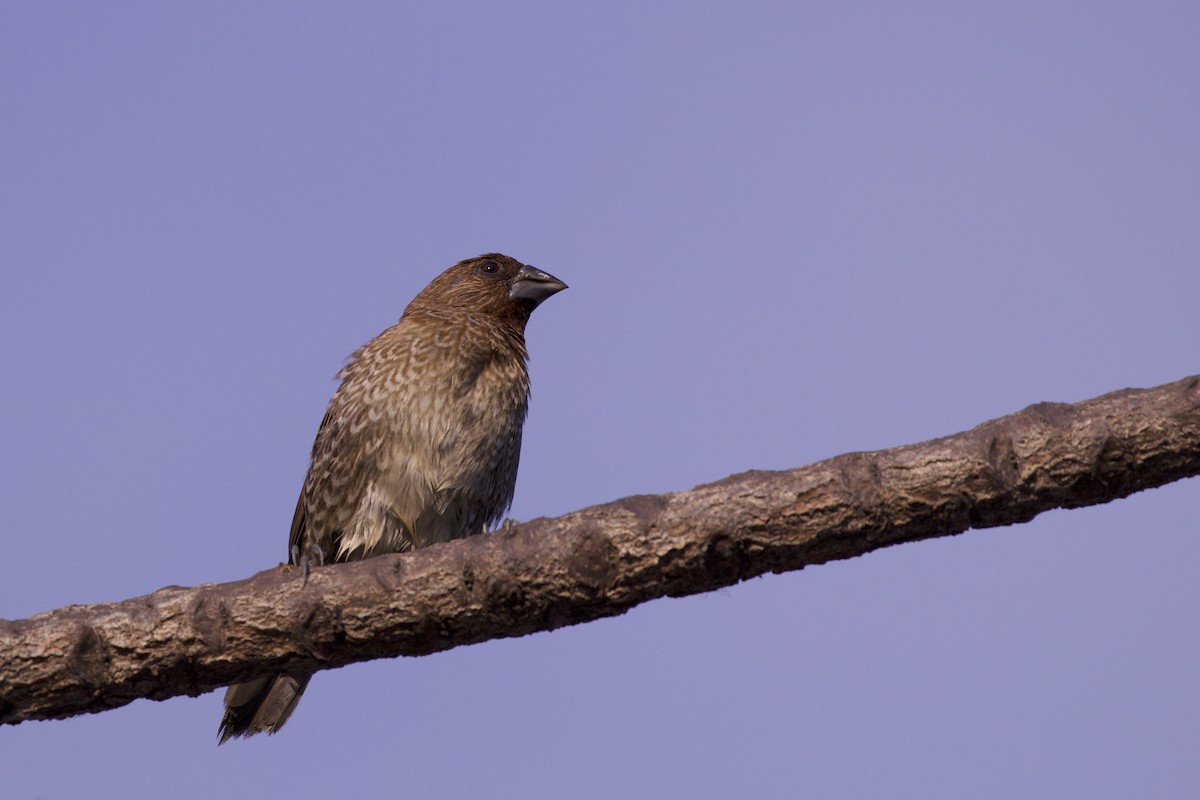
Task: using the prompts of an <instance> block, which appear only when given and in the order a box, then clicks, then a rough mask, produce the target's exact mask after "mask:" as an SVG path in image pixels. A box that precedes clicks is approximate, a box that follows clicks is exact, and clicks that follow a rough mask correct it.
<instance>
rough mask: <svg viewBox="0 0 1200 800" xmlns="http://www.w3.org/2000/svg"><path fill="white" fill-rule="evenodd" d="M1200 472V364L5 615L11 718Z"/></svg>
mask: <svg viewBox="0 0 1200 800" xmlns="http://www.w3.org/2000/svg"><path fill="white" fill-rule="evenodd" d="M1196 474H1200V376H1193V377H1190V378H1185V379H1183V380H1181V381H1177V382H1175V383H1169V384H1165V385H1163V386H1159V387H1157V388H1154V389H1145V390H1133V389H1126V390H1123V391H1119V392H1114V393H1112V394H1108V395H1105V396H1103V397H1099V398H1096V399H1094V400H1088V401H1086V402H1082V403H1077V404H1062V403H1040V404H1038V405H1034V406H1030V407H1029V408H1027V409H1025V410H1024V411H1020V412H1018V413H1016V414H1012V415H1010V416H1007V417H1002V418H1000V419H996V420H992V421H990V422H985V423H983V424H982V425H980V426H978V427H976V428H975V429H973V430H970V431H967V432H965V433H959V434H956V435H954V436H947V437H944V438H941V439H934V440H931V441H928V442H922V443H920V444H914V445H909V446H906V447H897V448H894V449H891V450H882V451H878V452H873V453H849V454H847V455H843V456H838V457H837V458H832V459H829V460H828V461H822V462H820V463H817V464H812V465H810V466H807V467H801V468H799V469H793V470H787V471H783V472H747V473H743V474H741V475H734V476H731V477H728V478H725V479H724V480H720V481H717V482H716V483H710V484H706V485H703V486H697V487H696V488H694V489H691V490H689V491H685V492H678V493H675V494H665V495H644V496H637V497H627V498H625V499H623V500H617V501H615V502H612V503H608V504H606V505H601V506H594V507H592V508H586V509H583V510H582V511H577V512H574V513H571V514H567V515H565V516H562V517H558V518H556V519H537V520H533V521H532V522H528V523H525V524H522V525H519V526H517V527H516V528H514V529H512V530H506V531H503V532H500V533H495V534H492V535H489V536H479V537H474V538H471V539H465V540H461V541H458V542H452V543H448V544H444V545H437V546H433V547H429V548H427V549H424V550H420V551H417V552H415V553H409V554H405V555H390V556H381V557H379V558H374V559H370V560H368V561H363V562H358V563H354V564H343V565H336V566H330V567H322V568H318V569H314V570H313V571H312V574H311V576H310V578H309V579H308V580H307V582H306V581H305V580H304V579H303V576H301V575H300V574H299V571H298V570H296V569H293V568H287V567H282V568H276V569H272V570H268V571H266V572H261V573H259V574H258V575H255V576H254V577H252V578H250V579H248V580H244V581H238V582H235V583H226V584H204V585H201V586H196V587H193V588H182V587H175V586H171V587H167V588H164V589H160V590H159V591H157V592H154V593H153V594H149V595H145V596H142V597H135V598H133V599H131V600H125V601H123V602H119V603H100V604H96V605H90V606H68V607H66V608H61V609H58V610H56V611H50V612H47V613H44V614H39V615H37V616H34V617H31V618H29V619H25V620H18V621H0V722H3V723H17V722H21V721H23V720H28V719H50V718H61V717H68V716H72V715H74V714H82V713H87V712H96V711H102V710H104V709H108V708H115V707H117V706H121V705H124V704H126V703H128V702H130V701H131V700H134V699H136V698H139V697H149V698H154V699H164V698H167V697H172V696H175V695H181V694H188V695H198V694H201V693H204V692H208V691H210V690H212V689H215V688H217V687H220V686H224V685H225V684H228V683H230V682H233V681H236V680H243V679H247V678H251V677H253V676H255V675H260V674H264V673H273V672H282V671H287V670H297V671H313V670H320V669H329V668H332V667H338V666H342V665H344V664H348V663H351V662H354V661H364V660H367V659H372V658H382V657H388V656H398V655H423V654H426V653H433V652H436V651H439V650H446V649H449V648H451V647H456V646H458V645H464V644H471V643H474V642H482V641H485V640H487V639H492V638H498V637H503V636H520V635H523V634H526V633H531V632H533V631H540V630H552V629H554V628H559V627H562V626H564V625H572V624H576V623H580V622H586V621H589V620H593V619H598V618H600V617H608V616H614V615H617V614H621V613H623V612H624V611H626V610H628V609H629V608H632V607H633V606H635V605H637V604H639V603H644V602H646V601H647V600H651V599H653V598H656V597H663V596H681V595H688V594H695V593H698V592H705V591H709V590H712V589H716V588H719V587H723V586H729V585H731V584H734V583H737V582H739V581H742V580H745V579H747V578H750V577H754V576H757V575H762V574H764V573H767V572H785V571H788V570H796V569H802V568H803V567H806V566H809V565H812V564H820V563H822V562H825V561H829V560H831V559H840V558H850V557H852V556H857V555H862V554H863V553H867V552H870V551H871V550H875V549H877V548H880V547H886V546H889V545H893V544H899V543H901V542H911V541H917V540H920V539H928V538H931V537H935V536H948V535H952V534H956V533H961V532H963V531H965V530H968V529H970V528H987V527H993V526H998V525H1011V524H1013V523H1017V522H1024V521H1027V520H1029V519H1032V518H1033V517H1034V516H1036V515H1037V514H1039V513H1041V512H1043V511H1046V510H1048V509H1052V508H1073V507H1077V506H1085V505H1093V504H1097V503H1105V502H1108V501H1110V500H1114V499H1117V498H1120V497H1125V496H1126V495H1129V494H1132V493H1133V492H1137V491H1140V490H1142V489H1148V488H1151V487H1154V486H1160V485H1162V484H1165V483H1169V482H1171V481H1175V480H1179V479H1180V478H1184V477H1187V476H1192V475H1196Z"/></svg>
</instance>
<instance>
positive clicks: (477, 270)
mask: <svg viewBox="0 0 1200 800" xmlns="http://www.w3.org/2000/svg"><path fill="white" fill-rule="evenodd" d="M566 288H567V285H566V284H565V283H563V282H562V281H560V280H559V279H558V278H556V277H554V276H553V275H551V274H550V273H548V272H543V271H542V270H540V269H537V268H536V267H531V266H529V265H527V264H522V263H521V262H520V261H517V260H516V259H515V258H511V257H509V256H506V255H501V254H500V253H487V254H486V255H482V256H477V257H476V258H468V259H467V260H466V261H460V262H458V263H457V264H455V265H454V266H453V267H450V268H449V269H448V270H446V271H445V272H443V273H442V274H441V275H439V276H437V277H436V278H434V279H433V282H432V283H430V284H429V285H428V286H426V287H425V288H424V289H423V290H422V291H421V293H420V294H418V295H417V296H416V297H415V298H413V301H412V302H411V303H409V305H408V310H407V311H405V313H406V314H407V313H409V312H410V311H420V310H426V309H440V310H458V311H469V312H472V313H478V314H487V315H490V316H493V317H496V318H497V319H501V320H505V321H512V322H516V323H518V324H519V325H521V326H524V324H525V321H526V320H528V319H529V315H530V314H531V313H533V309H535V308H537V306H538V304H539V303H541V302H542V301H543V300H545V299H546V298H547V297H549V296H550V295H552V294H555V293H557V292H561V291H562V290H563V289H566Z"/></svg>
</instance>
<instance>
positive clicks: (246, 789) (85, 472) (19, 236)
mask: <svg viewBox="0 0 1200 800" xmlns="http://www.w3.org/2000/svg"><path fill="white" fill-rule="evenodd" d="M979 5H980V4H974V3H961V4H955V3H903V4H891V3H888V4H884V3H879V4H871V3H868V4H852V3H829V4H824V6H823V7H814V8H803V7H802V4H800V3H757V4H744V3H743V4H734V3H728V4H722V5H720V6H717V5H714V4H703V3H687V4H684V3H675V4H666V3H663V4H655V5H653V6H649V5H648V4H622V3H589V4H566V3H536V4H533V3H503V4H501V3H495V4H445V5H444V6H442V7H436V8H435V6H434V4H415V3H414V4H404V5H402V4H386V3H352V4H338V5H336V6H335V4H327V5H326V4H323V5H313V4H308V5H306V4H300V3H277V4H271V3H256V4H244V3H216V2H206V3H193V4H186V5H185V4H180V3H158V2H153V3H136V4H135V3H74V4H71V3H52V2H36V3H35V2H28V3H18V2H9V3H6V4H5V5H4V7H3V10H0V109H2V111H0V114H2V115H3V124H2V125H0V203H2V204H3V207H2V209H0V220H2V224H0V263H2V264H3V279H2V283H0V285H2V287H3V289H2V291H0V371H2V374H3V379H2V380H3V387H4V391H2V392H0V440H2V441H3V443H4V445H3V455H2V457H0V508H3V511H4V513H3V522H2V523H0V536H2V537H3V542H4V553H3V557H2V558H0V617H5V618H10V619H11V618H19V617H24V616H27V615H29V614H33V613H36V612H39V611H44V610H47V609H51V608H56V607H59V606H62V605H66V604H69V603H91V602H97V601H103V600H118V599H124V598H127V597H131V596H134V595H138V594H142V593H145V592H149V591H153V590H154V589H157V588H159V587H161V586H164V585H168V584H182V585H192V584H196V583H202V582H207V581H229V580H234V579H238V578H243V577H246V576H248V575H250V574H252V573H254V572H256V571H258V570H261V569H264V568H267V567H270V566H273V565H274V564H276V563H278V562H279V561H280V560H282V559H284V558H285V557H286V549H287V548H286V543H287V532H288V526H289V523H290V521H291V515H292V510H293V507H294V504H295V500H296V494H297V492H298V490H299V486H300V481H301V478H302V476H303V474H304V470H305V468H306V465H307V454H308V450H309V447H310V446H311V443H312V437H313V434H314V433H315V430H316V426H317V423H318V421H319V420H320V418H321V415H322V413H323V411H324V407H325V404H326V402H327V401H328V399H329V396H330V395H331V393H332V391H333V389H334V382H333V380H332V376H333V374H334V373H335V372H336V371H337V369H338V368H339V367H340V366H341V364H342V363H343V360H344V358H345V357H346V355H347V354H349V353H350V352H352V351H353V350H354V349H355V348H356V347H357V346H358V345H359V344H361V343H362V342H363V341H365V340H366V339H368V338H370V337H371V336H373V335H375V334H376V333H378V332H379V331H380V330H381V329H383V328H384V327H386V326H388V325H389V324H391V323H392V322H393V321H395V319H396V318H397V317H398V316H399V314H400V312H401V310H402V309H403V307H404V305H405V304H406V303H407V302H408V300H409V299H410V298H411V297H412V296H413V295H414V294H415V293H416V292H417V291H418V290H419V289H421V288H422V287H423V286H424V285H425V284H426V283H427V282H428V281H429V280H430V279H431V278H432V277H433V276H434V275H436V274H437V273H438V272H439V271H441V270H442V269H443V268H444V267H445V266H448V265H449V264H451V263H453V262H455V261H457V260H459V259H461V258H465V257H469V256H473V255H476V254H478V253H481V252H486V251H490V250H500V251H503V252H506V253H509V254H511V255H513V256H515V257H517V258H519V259H521V260H523V261H528V262H531V263H533V264H536V265H537V266H539V267H542V268H544V269H546V270H549V271H550V272H552V273H554V274H555V275H557V276H559V277H561V278H562V279H563V280H565V281H566V282H567V283H569V284H570V285H571V289H570V290H569V291H567V292H564V293H563V294H561V295H559V296H556V297H554V298H553V299H552V300H550V301H548V302H547V303H546V305H545V306H544V307H543V308H542V309H540V310H539V311H538V313H537V314H536V315H535V317H534V319H533V321H532V323H531V325H530V329H529V337H528V338H529V346H530V350H531V352H532V357H533V360H532V364H531V368H532V373H533V381H534V393H533V404H532V410H531V415H530V419H529V423H528V425H527V426H526V435H525V447H524V452H523V456H522V459H521V475H520V478H519V481H518V484H517V497H516V503H515V505H514V507H513V515H514V516H515V517H517V518H519V519H528V518H530V517H534V516H541V515H556V514H560V513H563V512H566V511H569V510H572V509H575V508H579V507H582V506H585V505H589V504H593V503H599V502H604V501H607V500H611V499H614V498H617V497H621V496H624V495H628V494H634V493H643V492H661V491H670V490H679V489H686V488H689V487H690V486H693V485H695V484H696V483H700V482H704V481H708V480H713V479H717V478H721V477H723V476H725V475H727V474H730V473H733V472H737V471H741V470H745V469H749V468H761V469H780V468H786V467H792V466H797V465H800V464H805V463H809V462H812V461H816V460H820V459H823V458H827V457H830V456H834V455H837V454H839V453H843V452H847V451H852V450H868V449H878V448H885V447H891V446H895V445H900V444H905V443H909V442H914V441H919V440H923V439H927V438H931V437H935V436H940V435H944V434H949V433H953V432H957V431H960V430H963V429H966V428H970V427H972V426H974V425H975V424H977V423H979V422H981V421H983V420H985V419H989V418H992V417H996V416H1000V415H1002V414H1006V413H1010V412H1013V411H1016V410H1018V409H1020V408H1023V407H1024V406H1026V405H1029V404H1031V403H1034V402H1038V401H1043V400H1056V401H1074V400H1081V399H1085V398H1088V397H1092V396H1095V395H1098V394H1102V393H1104V392H1107V391H1110V390H1114V389H1119V388H1123V387H1126V386H1152V385H1156V384H1159V383H1163V382H1166V381H1170V380H1174V379H1177V378H1181V377H1183V376H1185V375H1188V374H1191V373H1196V372H1197V371H1200V360H1198V359H1197V354H1198V353H1200V333H1198V332H1197V324H1198V318H1200V47H1197V44H1196V33H1197V30H1198V29H1200V7H1198V6H1197V5H1196V4H1195V3H1183V2H1180V3H1139V4H1113V3H1103V4H1097V3H1075V4H1069V3H1060V4H1047V3H1044V2H1038V3H1006V4H1000V5H997V6H996V7H995V8H993V9H991V10H981V9H980V8H979V7H978V6H979ZM735 6H736V7H737V8H736V9H735ZM1198 510H1200V482H1198V481H1196V480H1194V479H1193V480H1188V481H1183V482H1180V483H1177V484H1174V485H1172V486H1169V487H1165V488H1163V489H1159V490H1155V491H1150V492H1146V493H1143V494H1140V495H1137V496H1134V497H1132V498H1129V499H1127V500H1124V501H1120V502H1118V503H1114V504H1111V505H1108V506H1102V507H1097V508H1089V509H1082V510H1076V511H1070V512H1052V513H1048V514H1045V515H1043V516H1041V517H1039V518H1038V519H1036V520H1034V521H1033V522H1032V523H1030V524H1027V525H1022V526H1018V527H1012V528H1003V529H993V530H988V531H974V532H970V533H968V534H966V535H963V536H960V537H955V538H952V539H942V540H939V541H932V542H926V543H922V544H916V545H905V546H902V547H896V548H892V549H889V550H886V551H881V552H878V553H874V554H872V555H870V556H867V557H865V558H860V559H855V560H852V561H846V562H840V563H835V564H829V565H826V566H821V567H815V568H812V569H808V570H805V571H803V572H800V573H792V574H788V575H783V576H773V577H767V578H763V579H758V580H753V581H750V582H748V583H746V584H743V585H740V586H737V587H733V588H731V589H728V590H726V591H722V592H717V593H714V594H711V595H705V596H701V597H695V598H690V599H684V600H664V601H658V602H654V603H650V604H648V605H646V606H643V607H640V608H637V609H635V610H633V611H631V612H630V613H628V614H626V615H624V616H623V617H619V618H615V619H610V620H604V621H601V622H597V623H593V624H590V625H585V626H580V627H576V628H571V629H567V630H562V631H558V632H555V633H551V634H538V635H534V636H529V637H525V638H522V639H512V640H505V641H497V642H489V643H486V644H482V645H478V646H475V647H470V648H462V649H458V650H454V651H451V652H448V653H443V654H440V655H436V656H432V657H428V658H422V659H403V660H395V661H376V662H373V663H370V664H360V665H356V666H352V667H349V668H346V669H342V670H338V671H335V672H325V673H321V674H320V675H318V676H317V677H316V678H315V679H314V680H313V683H312V685H311V687H310V689H309V691H308V694H307V695H306V696H305V699H304V702H303V703H302V704H301V705H300V707H299V709H298V711H297V712H296V715H295V716H294V717H293V719H292V721H291V722H290V723H289V725H288V727H287V728H286V729H285V730H284V731H283V732H282V733H280V734H279V735H277V736H275V737H271V738H267V737H260V738H258V739H255V740H250V741H245V742H236V743H232V744H230V745H226V746H224V747H221V748H218V747H217V746H216V730H217V722H218V720H219V718H220V707H221V701H220V694H219V693H212V694H209V695H206V696H204V697H200V698H177V699H174V700H171V701H168V702H163V703H154V702H148V701H139V702H136V703H134V704H132V705H129V706H126V707H124V708H121V709H118V710H115V711H110V712H108V713H104V714H98V715H92V716H87V717H79V718H75V719H71V720H67V721H59V722H42V723H25V724H22V725H19V726H16V727H5V728H0V783H2V784H3V786H4V791H3V794H4V796H5V797H6V798H45V799H46V800H51V799H53V798H75V797H99V796H108V797H118V796H119V797H126V798H161V797H171V798H184V799H186V798H209V797H214V796H242V795H245V796H262V797H268V796H285V797H288V798H291V800H303V799H304V798H328V797H335V796H336V797H385V796H392V797H398V796H413V797H446V798H455V797H477V796H486V797H493V798H510V797H511V798H530V797H571V798H605V799H608V798H614V797H656V798H657V797H688V798H710V797H711V798H728V797H738V796H741V797H795V796H799V795H801V794H803V795H806V796H812V797H821V798H854V799H855V800H859V799H861V798H900V797H913V798H915V797H920V798H926V799H927V798H963V797H970V798H1013V797H1031V798H1040V797H1047V798H1051V797H1053V798H1062V797H1088V798H1092V799H1094V798H1109V797H1111V798H1130V797H1182V796H1190V795H1191V793H1193V792H1194V791H1195V787H1196V786H1197V785H1198V784H1200V758H1197V753H1198V752H1200V690H1198V689H1197V683H1196V675H1197V674H1198V673H1200V643H1198V642H1197V636H1196V632H1197V630H1200V602H1198V600H1200V588H1198V583H1197V577H1196V576H1197V575H1198V574H1200V547H1197V544H1196V539H1195V535H1196V532H1197V522H1196V519H1197V513H1198Z"/></svg>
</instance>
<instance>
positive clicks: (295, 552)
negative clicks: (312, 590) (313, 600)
mask: <svg viewBox="0 0 1200 800" xmlns="http://www.w3.org/2000/svg"><path fill="white" fill-rule="evenodd" d="M292 563H293V564H298V565H299V567H300V569H301V571H303V573H304V583H303V584H301V585H302V586H308V576H309V573H310V572H311V571H312V568H313V567H314V566H316V567H323V566H325V551H324V550H322V549H321V545H319V544H317V543H316V542H313V543H312V544H310V545H309V546H308V549H307V550H306V551H304V552H303V553H302V552H300V546H299V545H295V544H294V545H292Z"/></svg>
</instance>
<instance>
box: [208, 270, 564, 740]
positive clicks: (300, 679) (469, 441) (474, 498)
mask: <svg viewBox="0 0 1200 800" xmlns="http://www.w3.org/2000/svg"><path fill="white" fill-rule="evenodd" d="M565 288H567V287H566V284H564V283H563V282H562V281H560V280H558V279H557V278H555V277H554V276H552V275H549V274H547V273H545V272H542V271H541V270H538V269H535V268H533V267H531V266H527V265H524V264H521V263H520V262H518V261H516V260H515V259H513V258H509V257H508V256H505V255H500V254H499V253H490V254H488V255H482V256H479V257H478V258H472V259H468V260H466V261H461V262H459V263H458V264H455V265H454V266H453V267H450V268H449V269H447V270H446V271H445V272H443V273H442V274H441V275H439V276H438V277H437V278H435V279H434V281H433V282H432V283H430V284H429V285H428V286H427V287H425V289H424V290H423V291H422V292H421V293H420V294H418V295H417V296H416V297H415V298H414V299H413V301H412V302H411V303H409V304H408V307H407V308H406V309H405V310H404V314H403V316H401V317H400V321H399V322H397V323H396V324H395V325H393V326H392V327H390V328H388V329H387V330H386V331H384V332H383V333H381V334H379V336H377V337H375V338H374V339H372V340H371V341H369V342H367V344H365V345H363V346H362V347H361V348H359V350H358V352H356V353H355V354H354V355H353V356H352V357H351V360H350V362H349V364H348V365H347V366H346V367H345V368H344V369H343V370H342V371H341V372H340V373H339V377H340V378H341V381H342V382H341V385H340V386H339V387H338V390H337V392H336V393H335V394H334V396H333V399H332V400H331V401H330V403H329V409H328V410H327V411H326V412H325V418H324V419H323V420H322V421H321V426H320V429H319V430H318V431H317V438H316V441H315V442H314V443H313V450H312V465H311V466H310V467H309V470H308V475H307V476H306V477H305V479H304V488H303V489H302V490H301V492H300V500H299V502H298V503H297V504H296V515H295V518H294V519H293V520H292V533H291V539H290V541H289V551H290V559H291V561H292V563H297V562H298V561H299V560H300V559H302V558H305V557H307V556H308V555H309V554H312V553H317V554H320V555H322V556H324V557H326V558H328V559H330V560H333V561H351V560H355V559H361V558H368V557H370V556H374V555H379V554H381V553H395V552H403V551H406V550H411V549H414V548H417V547H424V546H426V545H429V544H433V543H434V542H444V541H448V540H450V539H458V538H461V537H463V536H471V535H474V534H477V533H483V532H485V531H486V530H487V529H488V528H489V527H490V526H492V525H494V524H495V523H496V522H498V521H499V520H500V519H501V517H502V516H503V515H504V512H505V511H506V510H507V509H508V507H509V504H510V503H511V502H512V497H513V488H514V485H515V484H516V479H517V461H518V459H519V457H520V453H521V428H522V425H523V424H524V422H525V414H526V411H527V409H528V405H529V371H528V368H527V367H526V363H525V362H526V358H527V354H526V350H525V323H526V322H527V321H528V320H529V315H530V313H532V311H533V309H534V308H536V307H537V305H538V304H539V303H540V302H541V301H543V300H545V299H546V298H547V297H549V296H550V295H552V294H554V293H556V292H559V291H562V290H563V289H565ZM311 677H312V676H311V674H300V675H272V676H266V677H261V678H256V679H254V680H250V681H247V682H245V683H238V684H234V685H233V686H230V687H229V689H228V691H227V692H226V694H225V716H224V717H223V719H222V720H221V728H220V737H221V741H222V742H224V741H225V740H227V739H229V738H230V737H236V736H249V735H251V734H255V733H260V732H262V731H266V732H268V733H274V732H275V731H277V730H279V728H280V727H281V726H282V725H283V723H284V722H286V721H287V719H288V716H289V715H290V714H291V713H292V710H293V709H294V708H295V707H296V703H297V702H298V701H299V699H300V695H301V693H302V692H303V691H304V687H305V686H306V685H307V684H308V680H309V678H311Z"/></svg>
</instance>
